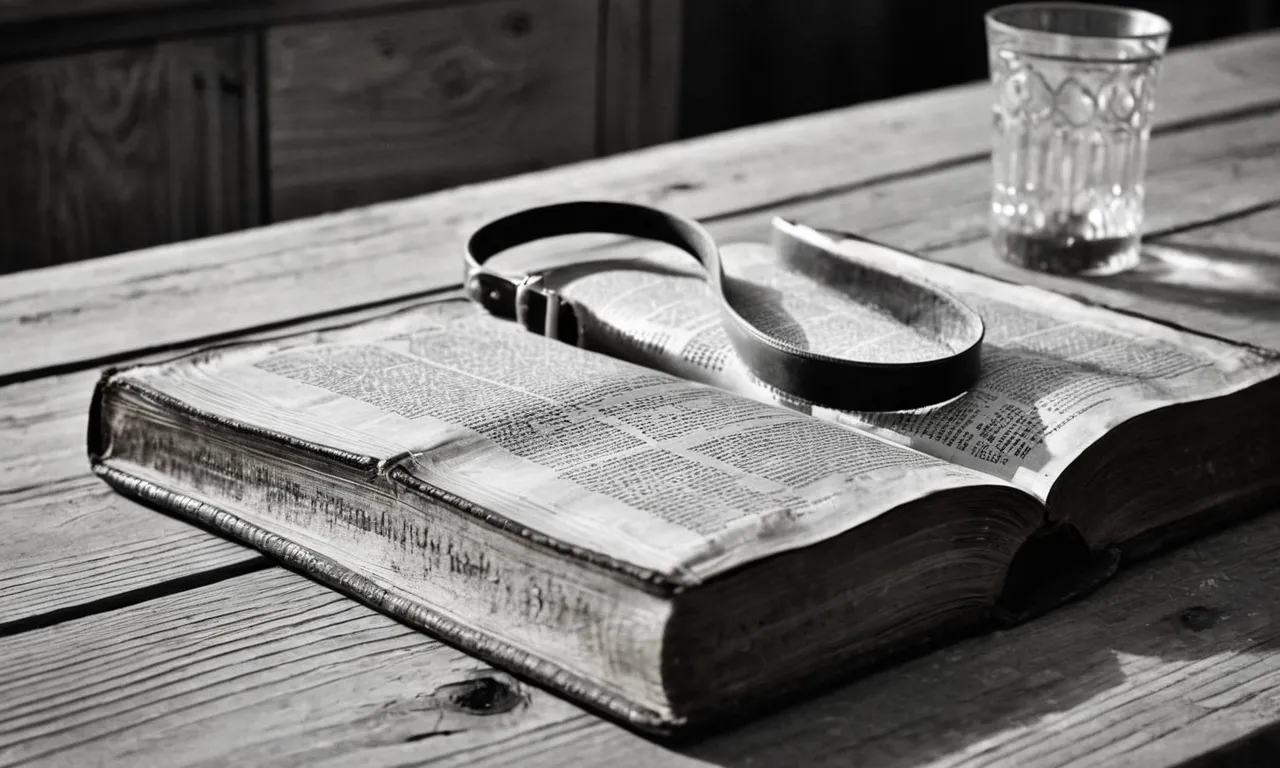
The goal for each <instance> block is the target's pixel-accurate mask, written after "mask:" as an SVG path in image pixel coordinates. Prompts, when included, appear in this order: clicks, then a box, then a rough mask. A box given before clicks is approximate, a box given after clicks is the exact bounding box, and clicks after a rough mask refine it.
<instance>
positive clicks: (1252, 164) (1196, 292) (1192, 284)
mask: <svg viewBox="0 0 1280 768" xmlns="http://www.w3.org/2000/svg"><path fill="white" fill-rule="evenodd" d="M1278 125H1280V111H1277V112H1274V113H1269V114H1264V115H1259V116H1254V117H1249V118H1246V119H1242V120H1237V121H1233V122H1228V123H1219V124H1213V125H1207V126H1204V127H1202V128H1200V129H1198V130H1195V131H1188V132H1182V133H1176V134H1166V135H1164V136H1161V137H1158V138H1157V139H1156V140H1155V141H1154V142H1153V143H1152V146H1151V152H1150V158H1149V163H1150V164H1149V176H1148V181H1147V184H1146V187H1147V203H1146V209H1147V215H1146V231H1147V232H1148V233H1149V235H1150V236H1149V237H1148V241H1149V245H1150V247H1148V248H1147V252H1146V256H1145V259H1144V263H1143V265H1142V266H1141V268H1140V269H1139V270H1137V271H1135V272H1131V273H1127V274H1125V275H1120V276H1114V277H1108V278H1071V277H1060V276H1054V275H1044V274H1040V273H1036V272H1029V271H1027V270H1023V269H1020V268H1017V267H1014V266H1012V265H1008V264H1005V263H1004V262H1001V261H999V260H998V259H997V258H996V257H995V255H994V253H993V251H992V249H991V246H990V241H989V239H988V229H987V227H988V224H987V206H988V198H987V184H988V170H987V165H986V164H985V163H979V164H970V165H963V166H957V167H954V168H948V169H944V170H941V171H938V172H936V173H933V174H929V175H927V176H920V177H912V178H907V179H902V180H899V181H895V182H892V183H887V184H881V185H877V186H874V187H870V188H867V189H860V190H854V191H852V192H849V193H846V194H842V195H833V196H829V197H824V198H821V199H818V200H812V201H803V202H800V203H796V204H792V205H786V206H780V207H779V208H776V209H773V210H771V211H768V212H766V213H761V214H755V215H751V216H739V217H731V218H727V219H723V220H721V221H718V222H715V223H713V224H712V225H711V227H710V228H711V231H712V233H713V234H714V235H715V236H716V237H717V238H718V239H720V240H721V241H723V242H729V241H732V240H762V239H763V238H765V237H766V236H767V234H768V226H769V225H768V219H769V218H770V216H772V215H778V216H782V217H785V218H791V219H795V220H798V221H802V222H804V223H806V224H810V225H812V226H819V227H829V228H833V229H840V230H845V231H853V232H856V233H858V234H860V235H863V236H865V237H870V238H873V239H879V240H883V241H885V242H889V243H893V244H895V245H898V246H901V247H905V248H908V249H913V250H916V251H917V252H919V253H921V254H923V255H925V256H927V257H929V258H934V259H938V260H941V261H946V262H948V263H953V264H958V265H960V266H963V267H967V268H970V269H974V270H977V271H980V272H984V273H986V274H991V275H994V276H997V277H1002V278H1005V279H1008V280H1013V281H1016V282H1023V283H1029V284H1033V285H1037V286H1040V287H1043V288H1048V289H1050V290H1055V291H1059V292H1062V293H1067V294H1070V295H1074V296H1078V297H1081V298H1084V299H1086V300H1088V301H1092V302H1096V303H1100V304H1104V305H1107V306H1111V307H1115V308H1117V309H1123V310H1127V311H1133V312H1139V313H1141V314H1145V315H1148V316H1150V317H1154V318H1157V319H1160V320H1164V321H1166V322H1173V323H1176V324H1179V325H1183V326H1186V327H1189V328H1192V329H1193V330H1199V331H1202V332H1206V333H1212V334H1217V335H1222V336H1227V337H1229V338H1233V339H1236V340H1238V341H1245V342H1249V343H1253V344H1260V345H1264V346H1278V347H1280V316H1278V315H1277V314H1276V312H1277V311H1280V310H1277V308H1276V307H1277V304H1280V282H1277V278H1276V274H1275V269H1276V268H1277V267H1276V264H1277V262H1276V261H1275V259H1274V257H1272V256H1271V255H1270V254H1269V253H1268V252H1267V251H1266V246H1265V245H1264V244H1263V243H1264V241H1265V238H1266V237H1268V236H1270V237H1271V238H1272V240H1271V243H1272V245H1271V249H1272V250H1274V248H1275V245H1274V244H1275V243H1276V242H1277V241H1280V231H1275V230H1270V229H1268V226H1270V224H1269V222H1271V221H1272V218H1273V217H1274V216H1275V214H1273V213H1268V211H1269V210H1270V209H1271V208H1273V207H1277V206H1280V133H1278V132H1277V126H1278ZM1251 214H1260V215H1251ZM1239 215H1243V216H1244V221H1247V222H1250V224H1249V226H1252V227H1254V228H1255V229H1254V230H1253V231H1254V236H1253V239H1252V240H1250V241H1247V242H1245V243H1243V244H1242V245H1241V246H1240V248H1241V249H1242V250H1243V251H1245V252H1247V253H1237V254H1234V258H1233V254H1231V253H1224V252H1215V253H1213V254H1210V253H1209V251H1207V250H1205V249H1201V251H1200V252H1201V253H1202V257H1201V258H1198V259H1197V258H1195V257H1194V255H1193V254H1190V253H1187V254H1184V255H1182V256H1179V254H1178V253H1174V252H1172V251H1171V250H1170V248H1173V247H1174V246H1175V245H1176V243H1177V242H1178V240H1176V239H1173V240H1168V241H1166V240H1165V239H1162V238H1161V237H1160V235H1161V234H1162V233H1165V232H1180V231H1182V230H1184V229H1187V228H1190V227H1195V226H1197V225H1203V224H1205V223H1212V222H1214V221H1216V220H1218V219H1220V218H1223V217H1228V218H1229V217H1232V216H1239ZM1210 231H1218V230H1217V229H1216V228H1215V229H1213V230H1210ZM1231 234H1232V235H1234V234H1235V233H1231ZM1223 236H1224V237H1226V236H1228V235H1225V234H1224V235H1223ZM1184 250H1185V249H1184Z"/></svg>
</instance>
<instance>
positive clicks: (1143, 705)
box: [0, 514, 1280, 767]
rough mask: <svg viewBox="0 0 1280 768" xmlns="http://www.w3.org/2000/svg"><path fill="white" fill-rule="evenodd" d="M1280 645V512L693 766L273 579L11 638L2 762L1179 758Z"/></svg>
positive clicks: (1227, 717)
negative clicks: (476, 697) (481, 707)
mask: <svg viewBox="0 0 1280 768" xmlns="http://www.w3.org/2000/svg"><path fill="white" fill-rule="evenodd" d="M1278 645H1280V515H1275V514H1273V515H1268V516H1264V517H1261V518H1257V519H1254V520H1252V521H1249V522H1247V523H1243V524H1241V525H1239V526H1237V527H1236V528H1234V529H1231V530H1228V531H1225V532H1223V533H1221V534H1218V535H1216V536H1212V537H1209V538H1207V539H1204V540H1202V541H1200V542H1198V543H1196V544H1193V545H1190V546H1188V547H1185V548H1183V549H1180V550H1177V551H1175V552H1172V553H1169V554H1168V555H1165V556H1162V557H1159V558H1155V559H1152V560H1150V561H1147V562H1145V563H1142V564H1139V565H1136V566H1134V567H1132V568H1131V569H1129V570H1126V571H1125V572H1123V573H1122V574H1121V575H1120V576H1119V577H1118V578H1117V579H1116V580H1115V581H1114V582H1113V583H1112V584H1110V585H1108V586H1106V587H1104V588H1103V589H1102V590H1101V591H1100V592H1098V593H1097V594H1095V595H1094V596H1092V597H1091V598H1089V599H1087V600H1085V601H1081V602H1078V603H1075V604H1072V605H1070V606H1066V607H1064V608H1062V609H1060V610H1058V611H1056V612H1054V613H1052V614H1050V615H1048V616H1046V617H1042V618H1041V619H1039V620H1037V621H1035V622H1032V623H1030V624H1027V625H1024V626H1022V627H1018V628H1016V629H1013V630H1008V631H1004V632H999V633H994V634H991V635H987V636H983V637H979V638H975V639H972V640H969V641H965V642H962V643H959V644H957V645H954V646H951V647H949V648H946V649H943V650H941V651H938V652H936V653H933V654H930V655H927V656H923V657H920V658H917V659H915V660H913V661H910V662H907V663H905V664H902V665H899V666H897V667H895V668H893V669H892V670H891V671H885V672H881V673H879V674H876V675H872V676H869V677H865V678H863V679H861V680H857V681H854V682H851V683H849V684H846V685H844V686H843V687H840V688H838V689H837V690H833V691H830V692H828V693H826V694H825V695H821V696H817V697H814V698H813V699H812V700H809V701H805V702H802V703H799V704H796V705H794V706H790V707H788V708H786V709H783V710H780V711H778V712H775V713H773V714H771V715H768V716H766V717H764V718H761V719H759V720H758V721H755V722H752V723H749V724H744V725H743V726H742V727H741V728H738V729H735V730H732V731H727V732H724V733H720V734H716V735H714V736H712V737H710V738H707V739H704V740H702V741H700V742H697V743H694V744H692V745H687V746H685V747H683V748H682V749H680V750H675V749H669V748H666V747H664V746H662V745H659V744H656V743H654V742H651V741H648V740H646V739H644V738H641V737H639V736H636V735H635V734H633V733H631V732H629V731H626V730H624V729H622V728H620V727H618V726H616V725H613V724H612V723H609V722H606V721H603V720H600V719H597V718H595V717H591V716H588V715H586V714H584V713H583V712H582V711H581V710H579V709H578V708H577V707H575V706H573V705H571V704H569V703H567V702H565V701H563V700H561V699H559V698H557V697H555V696H552V695H550V694H547V693H545V692H543V691H541V690H539V689H536V688H532V687H528V686H525V685H523V684H520V683H515V682H514V681H512V680H511V679H510V678H508V677H506V676H505V675H502V674H501V673H498V672H495V671H493V670H492V669H490V668H489V667H487V666H486V665H484V664H481V663H479V662H477V661H474V660H472V659H470V658H468V657H467V656H465V655H464V654H461V653H459V652H457V651H454V650H452V649H450V648H448V647H446V646H443V645H441V644H439V643H436V642H435V641H433V640H431V639H429V638H427V637H426V636H424V635H420V634H417V633H415V632H413V631H412V630H409V629H407V628H405V627H403V626H401V625H399V624H397V623H395V622H393V621H392V620H390V619H387V618H385V617H383V616H381V615H380V614H377V613H375V612H374V611H372V610H371V609H368V608H365V607H364V606H361V605H358V604H356V603H354V602H352V601H349V600H346V599H344V598H341V597H340V596H338V595H337V594H335V593H333V592H330V591H329V590H327V589H326V588H324V587H321V586H319V585H317V584H314V583H312V582H310V581H308V580H306V579H304V578H303V577H301V576H297V575H295V574H292V573H290V572H287V571H283V570H272V571H268V572H262V573H255V574H250V575H246V576H241V577H238V578H234V579H229V580H226V581H224V582H221V583H218V584H214V585H210V586H206V587H203V588H201V589H196V590H192V591H188V592H184V593H182V594H177V595H171V596H167V597H162V598H159V599H156V600H152V601H149V602H146V603H143V604H140V605H136V606H133V607H130V608H126V609H123V610H119V611H114V612H111V613H108V614H105V615H102V616H96V617H93V618H91V619H84V620H80V621H71V622H66V623H63V624H58V625H56V626H52V627H48V628H45V629H41V630H36V631H32V632H26V633H23V634H21V635H16V636H13V637H9V638H0V764H6V765H7V764H11V763H16V762H18V761H22V760H27V759H32V758H37V757H40V758H45V759H49V760H55V759H56V761H58V762H60V763H67V764H76V763H81V762H85V761H89V760H92V761H93V762H110V763H134V764H137V763H147V762H153V761H163V762H164V763H165V764H166V765H188V764H194V763H201V764H208V763H210V762H216V763H233V764H234V763H243V762H252V763H254V764H300V763H306V764H309V765H328V764H334V765H337V764H361V765H398V764H403V763H406V762H411V761H425V760H428V759H436V760H439V761H440V762H441V764H446V765H494V766H507V765H511V764H513V763H514V764H519V765H527V766H544V765H545V766H553V765H565V764H574V765H662V766H694V765H721V766H729V765H740V764H745V763H750V762H754V764H774V763H780V762H787V763H791V762H797V761H798V762H801V763H803V764H805V765H833V766H834V765H840V766H843V765H848V764H850V763H851V762H854V761H856V762H857V764H859V765H866V766H886V767H896V766H918V765H938V766H943V765H946V766H976V765H992V764H1009V765H1029V766H1037V767H1040V766H1044V767H1047V766H1064V765H1068V764H1078V763H1080V762H1084V763H1089V764H1110V763H1111V762H1112V761H1118V760H1119V759H1121V758H1125V759H1126V760H1128V761H1130V762H1132V763H1133V764H1138V765H1151V764H1168V763H1170V762H1174V760H1173V759H1172V758H1173V757H1174V756H1175V755H1176V757H1177V758H1178V759H1186V758H1190V757H1192V756H1194V755H1196V754H1199V753H1201V752H1204V751H1207V750H1210V749H1213V748H1214V747H1216V746H1219V745H1221V744H1225V743H1227V742H1229V741H1231V740H1233V739H1234V738H1236V736H1237V735H1238V733H1237V730H1238V729H1237V728H1236V727H1234V724H1236V723H1241V722H1244V723H1257V722H1261V721H1263V720H1264V719H1266V718H1269V717H1272V716H1274V714H1275V712H1276V711H1277V708H1278V707H1280V653H1277V652H1276V650H1277V647H1278ZM476 678H480V679H484V678H492V679H493V680H495V681H496V682H495V683H493V684H488V683H486V684H485V687H486V688H487V690H488V691H489V694H490V695H492V694H493V693H495V692H498V693H499V696H497V697H496V698H498V700H500V701H503V702H505V704H504V705H503V706H501V707H498V708H497V709H499V710H505V711H503V712H502V713H501V714H498V715H480V714H476V713H475V712H474V711H470V712H469V711H465V709H463V711H459V707H457V706H451V705H450V703H449V702H450V701H451V700H452V701H454V703H455V704H456V700H457V699H459V698H465V697H459V696H455V695H450V694H447V693H445V694H442V691H445V692H448V691H455V692H456V691H460V690H463V689H461V688H459V687H458V686H464V685H465V684H466V683H465V681H466V680H469V679H476ZM509 691H514V693H510V692H509ZM940 692H945V695H940ZM227 734H235V738H234V739H229V738H227Z"/></svg>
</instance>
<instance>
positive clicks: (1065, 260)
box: [992, 231, 1141, 275]
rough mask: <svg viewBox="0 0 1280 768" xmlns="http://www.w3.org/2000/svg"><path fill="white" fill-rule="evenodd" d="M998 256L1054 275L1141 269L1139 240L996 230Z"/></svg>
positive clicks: (1024, 266)
mask: <svg viewBox="0 0 1280 768" xmlns="http://www.w3.org/2000/svg"><path fill="white" fill-rule="evenodd" d="M992 239H993V241H994V245H995V249H996V254H997V255H998V256H999V257H1000V258H1002V259H1004V260H1005V261H1007V262H1009V263H1011V264H1015V265H1017V266H1019V267H1022V268H1023V269H1030V270H1034V271H1036V272H1047V273H1050V274H1054V275H1114V274H1117V273H1119V272H1125V271H1127V270H1130V269H1133V268H1134V267H1136V266H1138V262H1139V261H1140V260H1141V254H1140V252H1139V237H1138V236H1137V235H1130V236H1127V237H1105V238H1099V239H1097V240H1086V239H1084V238H1082V237H1073V236H1067V235H1055V234H1051V233H1046V234H1023V233H1020V232H1004V231H997V232H996V233H995V234H994V235H993V237H992Z"/></svg>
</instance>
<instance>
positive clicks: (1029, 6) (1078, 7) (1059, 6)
mask: <svg viewBox="0 0 1280 768" xmlns="http://www.w3.org/2000/svg"><path fill="white" fill-rule="evenodd" d="M1036 10H1042V11H1080V12H1084V13H1094V14H1099V15H1109V16H1113V17H1124V18H1133V19H1142V20H1143V22H1144V25H1145V24H1150V25H1152V26H1153V27H1154V28H1155V30H1156V31H1154V32H1143V33H1140V34H1139V33H1135V34H1121V33H1117V34H1112V35H1076V34H1071V33H1069V32H1058V31H1055V30H1052V29H1043V28H1038V27H1031V26H1019V25H1017V24H1013V23H1010V22H1008V21H1005V20H1004V19H1002V18H1000V17H1001V16H1002V15H1006V14H1008V13H1009V12H1010V11H1036ZM983 15H984V17H985V18H986V21H987V24H988V26H990V27H994V28H995V29H998V30H999V31H1001V32H1008V33H1011V34H1015V35H1028V34H1030V35H1043V36H1047V37H1055V38H1061V39H1064V40H1097V41H1100V42H1103V41H1125V40H1136V41H1141V40H1160V39H1162V38H1167V37H1169V35H1170V33H1172V31H1173V25H1172V24H1170V23H1169V20H1168V19H1166V18H1165V17H1163V16H1161V15H1160V14H1158V13H1153V12H1151V11H1146V10H1143V9H1141V8H1128V7H1125V6H1120V5H1103V4H1101V3H1078V2H1055V1H1053V0H1047V1H1044V2H1022V3H1007V4H1005V5H1000V6H996V7H995V8H992V9H990V10H989V11H987V12H986V13H985V14H983Z"/></svg>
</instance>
